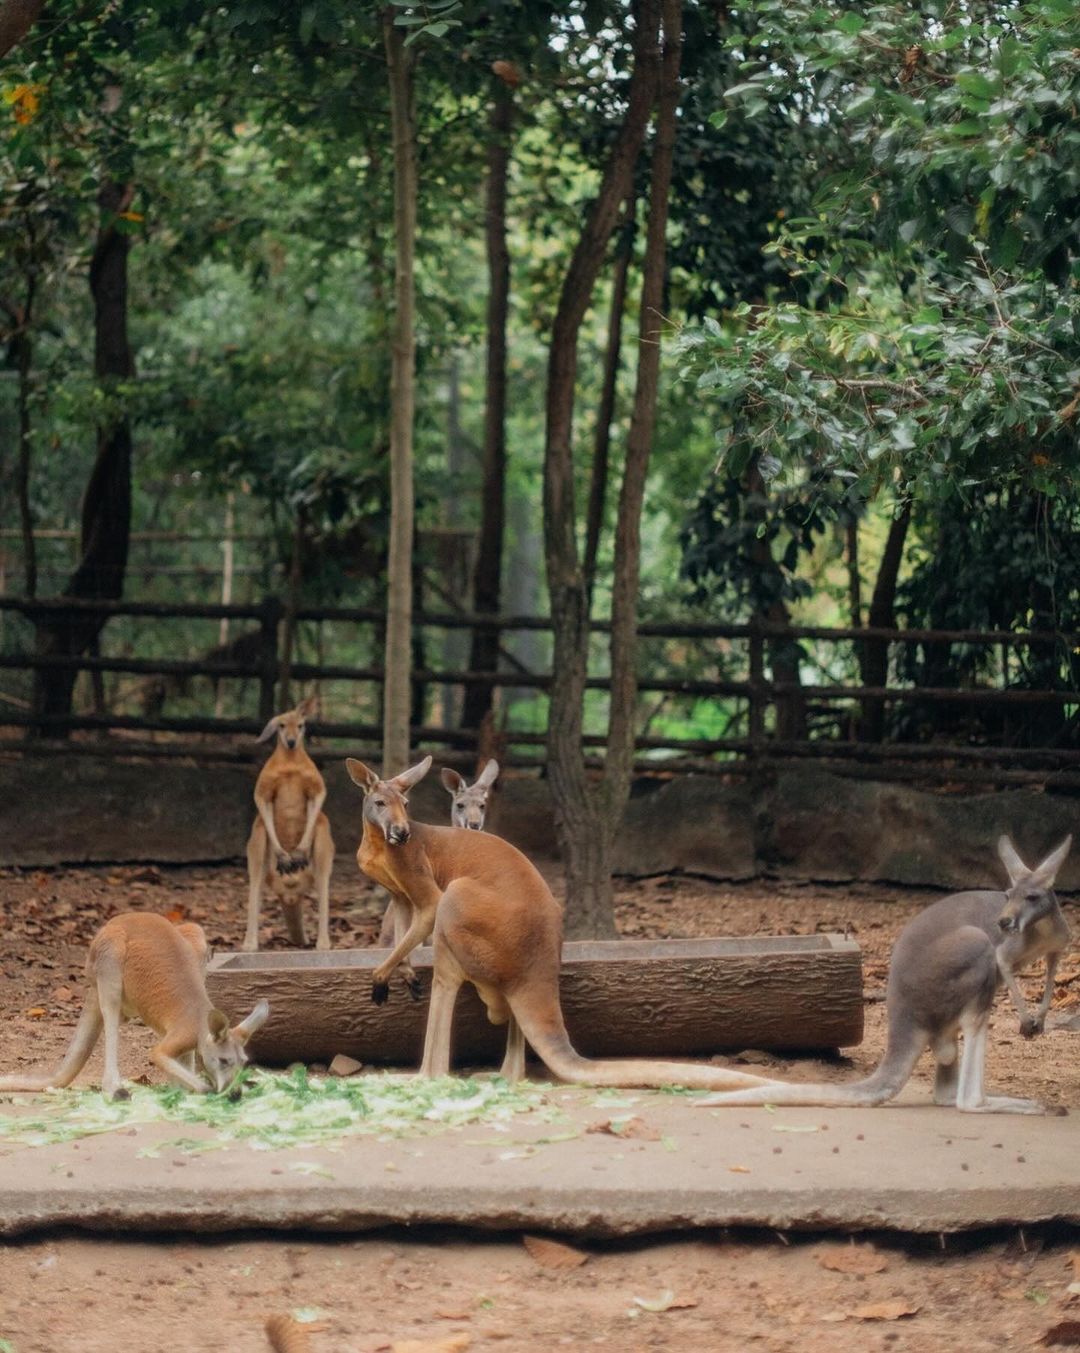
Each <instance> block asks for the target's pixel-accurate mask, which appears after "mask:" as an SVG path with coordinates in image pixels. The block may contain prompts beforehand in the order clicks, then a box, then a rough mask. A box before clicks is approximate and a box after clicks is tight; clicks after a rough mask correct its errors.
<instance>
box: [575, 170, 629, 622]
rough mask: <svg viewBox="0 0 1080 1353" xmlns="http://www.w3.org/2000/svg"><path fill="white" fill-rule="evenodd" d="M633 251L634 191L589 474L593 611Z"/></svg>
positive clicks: (619, 255) (588, 582) (588, 570)
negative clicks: (627, 288) (623, 325)
mask: <svg viewBox="0 0 1080 1353" xmlns="http://www.w3.org/2000/svg"><path fill="white" fill-rule="evenodd" d="M633 252H634V196H633V193H631V195H630V196H629V197H628V198H627V199H626V205H625V207H624V208H623V222H622V233H621V238H620V240H619V246H618V250H617V252H616V255H615V271H614V274H613V276H612V279H611V309H610V310H609V311H608V329H607V347H606V348H605V350H604V376H603V383H602V385H601V389H600V405H599V408H598V409H597V412H596V436H595V439H594V441H593V458H592V470H591V472H590V475H589V505H588V508H587V509H586V513H585V560H584V565H583V567H584V569H585V589H586V592H587V593H588V599H589V611H590V614H591V612H592V596H593V584H594V583H595V581H596V556H597V554H598V553H599V550H600V533H601V531H602V530H603V527H604V505H605V502H606V500H607V483H608V466H609V463H610V460H611V424H612V422H613V420H614V418H615V393H616V387H617V385H618V380H619V359H620V357H621V354H622V322H623V311H624V310H625V309H626V286H627V281H628V279H629V273H630V259H631V257H632V255H633Z"/></svg>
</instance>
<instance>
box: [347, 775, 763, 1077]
mask: <svg viewBox="0 0 1080 1353" xmlns="http://www.w3.org/2000/svg"><path fill="white" fill-rule="evenodd" d="M345 765H346V768H347V769H348V772H349V775H350V777H351V778H352V780H353V782H354V783H355V784H357V785H359V787H360V788H361V789H362V790H363V791H364V808H363V837H362V838H361V841H360V848H359V850H358V851H357V852H356V858H357V862H358V864H359V865H360V869H361V871H362V872H363V873H365V874H367V876H368V877H369V878H370V879H372V880H374V882H376V883H378V884H381V885H382V886H383V887H384V888H386V889H387V890H388V891H389V893H390V894H391V896H392V897H393V899H394V901H395V903H397V904H398V905H400V906H402V907H404V908H406V909H407V911H408V914H409V916H410V918H411V919H410V923H409V928H408V930H407V931H406V932H405V934H404V936H403V937H402V938H401V939H400V940H399V941H398V943H397V944H396V945H395V946H394V949H393V950H392V951H391V953H390V954H389V955H388V956H387V958H386V960H385V962H383V963H382V964H380V965H379V967H378V968H376V969H375V972H374V973H373V975H372V991H371V995H372V999H373V1000H374V1001H375V1002H376V1003H377V1004H381V1002H383V1001H385V1000H386V997H387V992H388V984H389V981H390V977H391V976H392V974H393V972H394V970H395V968H397V967H398V965H399V964H404V963H405V960H407V958H408V955H409V954H410V953H412V951H413V950H414V949H415V948H416V947H417V946H418V945H420V944H423V943H424V941H425V940H426V939H427V938H428V937H429V936H431V935H432V934H434V950H435V961H434V973H433V977H432V984H431V1005H430V1008H429V1011H428V1022H427V1033H426V1035H425V1038H424V1058H423V1062H422V1064H421V1067H420V1074H421V1075H424V1076H445V1075H448V1074H449V1071H450V1031H451V1024H452V1021H453V1014H454V1003H455V1001H456V1000H457V994H458V991H459V989H460V987H461V985H462V983H463V982H471V983H472V984H473V986H474V987H475V988H476V990H477V991H478V992H479V993H480V997H481V999H482V1000H483V1002H484V1004H485V1005H486V1006H487V1012H488V1018H489V1019H490V1020H491V1022H492V1023H493V1024H505V1025H506V1026H507V1039H506V1057H505V1059H504V1061H503V1065H502V1074H503V1075H504V1076H505V1077H506V1078H507V1079H508V1080H519V1079H520V1078H521V1077H522V1076H523V1075H524V1074H525V1040H526V1039H527V1040H528V1041H529V1043H530V1045H531V1046H532V1047H533V1049H534V1050H535V1051H536V1053H537V1054H538V1056H539V1057H540V1058H541V1060H542V1061H543V1062H544V1064H545V1065H546V1066H547V1067H548V1069H549V1070H550V1071H552V1072H553V1073H554V1074H555V1075H556V1076H558V1077H559V1078H560V1080H565V1081H574V1082H582V1083H589V1084H593V1085H615V1086H627V1087H629V1086H661V1085H684V1086H689V1087H691V1088H695V1089H703V1090H721V1089H728V1090H731V1089H743V1088H747V1087H750V1086H755V1085H764V1084H767V1082H766V1081H765V1080H763V1078H762V1077H760V1076H750V1075H745V1074H743V1073H742V1072H739V1071H730V1070H726V1069H724V1068H721V1067H712V1066H696V1065H693V1064H691V1063H687V1062H657V1061H647V1060H637V1059H635V1060H625V1061H603V1062H596V1061H590V1060H589V1059H587V1058H585V1057H580V1056H579V1055H578V1054H577V1053H576V1052H575V1051H574V1049H573V1047H572V1046H571V1044H570V1039H569V1037H568V1036H567V1033H566V1025H565V1024H564V1023H563V1016H562V1008H561V1007H560V1005H559V969H560V966H561V963H562V908H561V907H560V906H559V904H558V902H556V900H555V898H554V897H553V896H552V893H551V889H550V888H549V887H548V886H547V884H546V883H545V882H544V880H543V878H542V877H541V876H540V874H539V872H538V871H537V870H536V869H535V868H534V866H533V865H532V864H531V863H530V862H529V861H528V860H527V859H526V858H525V856H524V855H522V853H521V852H520V851H519V850H517V849H515V847H514V846H512V845H510V843H509V842H508V841H504V840H502V839H501V837H498V836H490V835H488V834H487V833H486V832H476V831H466V830H463V829H462V828H460V827H430V826H425V825H424V824H422V823H419V822H411V821H410V820H409V814H408V800H407V798H406V793H407V791H408V790H409V789H410V788H411V787H412V786H413V785H414V784H416V783H417V781H418V780H421V779H423V777H424V776H425V775H426V774H427V772H428V769H429V767H430V766H431V757H430V756H428V757H425V758H424V760H423V761H421V762H420V763H419V764H418V765H416V766H413V767H412V768H411V769H410V770H407V771H404V772H403V773H402V774H401V775H397V776H394V777H393V778H392V779H389V780H381V779H379V777H378V776H377V775H376V774H375V772H374V771H373V770H369V769H368V767H367V766H365V765H364V764H363V763H362V762H360V761H354V760H352V759H351V758H350V759H349V760H347V761H346V763H345ZM405 980H406V982H407V983H408V984H409V986H410V988H411V989H413V991H414V994H415V989H416V978H415V976H414V975H413V974H412V969H411V967H406V968H405Z"/></svg>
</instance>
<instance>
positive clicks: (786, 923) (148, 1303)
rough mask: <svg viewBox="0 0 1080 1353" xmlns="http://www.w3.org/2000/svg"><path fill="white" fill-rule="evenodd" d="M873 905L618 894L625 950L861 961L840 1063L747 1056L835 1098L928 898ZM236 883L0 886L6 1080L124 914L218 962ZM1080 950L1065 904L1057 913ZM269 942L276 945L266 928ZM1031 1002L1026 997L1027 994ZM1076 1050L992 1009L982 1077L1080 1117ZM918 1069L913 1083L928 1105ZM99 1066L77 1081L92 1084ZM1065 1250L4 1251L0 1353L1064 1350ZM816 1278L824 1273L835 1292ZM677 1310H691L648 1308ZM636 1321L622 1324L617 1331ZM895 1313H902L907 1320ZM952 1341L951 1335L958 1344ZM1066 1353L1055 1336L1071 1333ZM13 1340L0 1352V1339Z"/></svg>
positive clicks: (362, 905) (1057, 1242) (862, 1061)
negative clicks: (858, 1027)
mask: <svg viewBox="0 0 1080 1353" xmlns="http://www.w3.org/2000/svg"><path fill="white" fill-rule="evenodd" d="M350 867H351V862H348V863H345V862H342V866H341V867H340V868H339V870H338V871H337V877H336V880H335V887H334V893H333V911H332V915H333V924H332V929H333V935H334V943H335V944H336V945H344V944H370V943H372V942H373V940H374V938H375V934H376V932H377V929H378V921H379V912H380V902H379V898H378V896H377V895H376V894H375V893H374V891H373V890H371V889H368V888H366V887H365V886H364V885H363V884H361V883H360V882H359V881H357V880H355V876H352V875H350V873H349V869H350ZM934 896H936V895H935V894H931V893H928V892H914V891H898V890H895V889H890V888H885V887H878V886H872V887H855V888H853V887H843V888H835V887H822V886H820V885H807V886H797V885H792V884H782V883H776V882H769V881H764V882H756V883H753V884H746V885H725V884H716V883H709V882H704V881H700V880H690V879H672V878H658V879H650V880H644V881H637V882H632V883H631V882H628V883H626V884H624V885H623V886H622V887H621V888H620V893H619V924H620V929H621V930H622V932H623V933H624V934H626V935H637V936H645V937H651V936H656V937H664V936H671V937H676V936H694V935H704V934H734V935H739V934H743V935H745V934H753V933H765V934H779V933H809V932H812V931H814V930H822V929H827V930H841V931H843V930H844V929H849V930H850V931H851V933H853V934H854V935H855V936H856V937H857V938H858V940H859V942H860V944H861V945H862V947H863V951H864V971H865V984H866V994H867V1036H866V1039H865V1041H864V1043H863V1044H862V1045H861V1046H860V1047H859V1048H857V1049H850V1050H848V1054H849V1055H848V1056H845V1057H843V1058H840V1059H837V1060H836V1061H835V1062H833V1063H824V1064H822V1063H814V1062H809V1061H802V1062H798V1063H792V1062H790V1061H781V1060H780V1059H776V1058H772V1057H769V1056H767V1055H766V1054H761V1053H754V1052H752V1051H751V1052H749V1053H748V1054H746V1058H747V1060H748V1061H752V1062H757V1061H766V1062H768V1063H769V1064H770V1065H771V1066H773V1067H774V1068H775V1069H777V1070H778V1071H781V1072H782V1074H789V1073H790V1074H791V1075H792V1076H798V1077H800V1078H810V1077H814V1078H819V1077H821V1076H827V1077H831V1078H846V1077H850V1076H852V1075H854V1074H855V1073H856V1072H862V1071H864V1070H866V1069H868V1068H869V1067H871V1066H872V1065H873V1064H874V1062H875V1061H876V1060H877V1058H878V1057H879V1056H880V1054H881V1050H882V1047H883V1014H884V1007H883V1002H882V997H883V994H884V978H885V973H886V970H887V959H888V953H889V950H890V948H891V945H892V942H893V940H894V939H895V937H896V934H897V933H898V931H899V929H900V928H901V927H902V925H903V924H904V922H905V921H906V920H907V919H908V918H909V917H910V916H911V915H913V914H914V912H915V911H917V910H918V909H919V908H920V907H922V906H924V905H926V904H927V902H929V901H931V900H933V897H934ZM244 897H245V880H244V876H243V873H242V871H241V870H240V869H239V868H235V867H223V868H218V869H206V868H182V869H164V868H162V869H156V868H153V867H145V866H140V867H138V868H117V869H82V870H63V871H60V870H57V871H14V870H7V871H3V872H0V936H2V939H0V1067H2V1068H3V1069H5V1070H8V1069H16V1068H18V1067H20V1066H28V1065H31V1064H35V1065H36V1064H40V1063H48V1062H51V1061H54V1060H55V1059H57V1058H58V1056H59V1055H60V1053H61V1052H62V1050H63V1047H64V1045H65V1044H66V1042H67V1040H68V1038H69V1037H70V1035H71V1030H72V1028H73V1026H74V1023H75V1020H76V1018H77V1015H78V1010H79V1003H80V991H81V983H82V962H83V956H84V953H85V945H86V943H87V941H88V939H89V937H90V936H91V935H92V934H93V932H94V930H95V929H96V928H97V927H98V926H99V925H100V924H101V923H102V921H104V920H105V919H107V918H108V916H110V915H112V914H113V913H115V912H117V911H122V910H126V909H130V908H133V907H135V908H145V909H150V910H155V911H162V912H166V913H168V914H171V915H173V916H174V917H175V918H176V919H179V918H180V917H181V916H183V917H185V918H188V919H193V920H198V921H200V922H201V923H202V924H203V925H204V926H205V927H206V929H207V931H208V933H209V935H210V937H211V940H212V942H213V943H214V944H215V945H218V946H221V947H223V948H231V947H234V946H235V945H236V944H237V943H238V941H239V939H240V936H241V933H242V929H243V909H244ZM1067 910H1068V911H1069V912H1070V915H1071V920H1072V922H1073V924H1074V927H1075V928H1077V929H1078V930H1080V906H1077V905H1076V903H1072V902H1070V903H1068V904H1067ZM266 922H267V924H266V925H265V926H264V931H263V943H264V944H265V945H266V946H268V947H271V946H283V945H284V936H283V933H282V931H281V927H280V923H279V921H278V918H277V917H276V916H274V915H272V914H268V915H267V916H266ZM1062 979H1063V980H1062V981H1061V982H1060V984H1059V986H1058V990H1057V1000H1056V1006H1057V1008H1059V1009H1072V1008H1073V1007H1076V1006H1080V964H1078V962H1077V957H1076V955H1075V953H1074V954H1073V956H1072V957H1071V958H1069V959H1067V960H1066V962H1065V964H1064V965H1063V973H1062ZM1029 987H1030V990H1031V991H1032V993H1034V992H1035V991H1036V990H1037V989H1038V979H1037V977H1033V979H1032V981H1031V982H1030V984H1029ZM147 1041H148V1036H147V1034H146V1032H145V1031H144V1030H140V1029H129V1030H126V1031H125V1036H124V1039H123V1043H122V1064H123V1066H124V1069H125V1071H127V1072H128V1073H129V1074H130V1075H132V1076H133V1077H135V1076H138V1075H141V1074H144V1073H145V1069H146V1063H145V1057H144V1051H145V1047H146V1046H147ZM1076 1047H1077V1040H1076V1039H1075V1036H1073V1035H1062V1034H1057V1035H1055V1034H1053V1033H1051V1034H1049V1035H1047V1036H1046V1037H1044V1038H1042V1039H1038V1040H1034V1041H1032V1042H1027V1041H1025V1040H1022V1039H1021V1038H1020V1037H1019V1035H1018V1033H1017V1032H1016V1018H1015V1015H1013V1014H1012V1012H1011V1011H1010V1010H1009V1009H1008V1008H1007V1007H1006V1006H1005V1005H1004V1004H1002V1005H999V1008H998V1011H997V1013H996V1015H995V1020H994V1033H993V1042H992V1049H991V1056H990V1068H989V1077H990V1081H991V1083H992V1084H993V1085H994V1087H996V1088H1000V1089H1002V1090H1005V1091H1007V1092H1011V1093H1024V1094H1029V1095H1031V1094H1034V1095H1037V1096H1038V1097H1040V1098H1043V1099H1045V1100H1047V1101H1049V1102H1053V1103H1057V1104H1061V1105H1067V1106H1070V1107H1071V1109H1072V1111H1073V1112H1074V1113H1075V1112H1077V1110H1078V1109H1080V1058H1078V1057H1077V1056H1076ZM928 1069H929V1068H928V1067H923V1068H921V1069H920V1073H919V1074H920V1076H921V1077H922V1078H923V1079H924V1080H926V1083H927V1084H928V1083H929V1082H928V1077H927V1071H928ZM99 1074H100V1061H99V1060H98V1059H97V1058H95V1059H94V1060H92V1061H91V1063H90V1065H89V1067H88V1068H87V1072H86V1073H85V1075H84V1080H85V1081H86V1082H88V1083H94V1081H95V1078H96V1077H97V1076H98V1075H99ZM1070 1245H1074V1246H1076V1247H1077V1248H1078V1249H1080V1237H1076V1236H1075V1235H1074V1236H1069V1235H1062V1234H1054V1235H1046V1236H1032V1235H1028V1236H1023V1237H1022V1236H1019V1235H1012V1236H1007V1237H1006V1236H995V1237H985V1236H984V1237H978V1238H975V1239H971V1240H960V1239H950V1240H947V1241H944V1240H943V1241H942V1242H941V1245H940V1247H939V1245H938V1243H937V1242H935V1243H933V1244H930V1243H928V1242H925V1241H920V1240H911V1241H906V1242H905V1241H903V1240H901V1239H897V1238H892V1239H889V1240H887V1241H886V1240H880V1239H879V1241H878V1242H877V1244H876V1246H875V1248H874V1249H873V1250H871V1251H867V1252H863V1251H858V1252H857V1253H856V1257H855V1258H852V1257H851V1253H850V1252H849V1250H848V1249H847V1248H845V1246H844V1244H843V1243H841V1249H840V1251H839V1257H837V1253H838V1252H837V1248H836V1247H837V1242H836V1241H835V1240H834V1241H828V1242H824V1241H822V1240H820V1239H818V1238H799V1237H786V1238H783V1237H746V1236H729V1235H707V1236H703V1237H700V1238H694V1239H690V1240H687V1239H684V1238H679V1239H667V1240H660V1241H654V1242H651V1243H640V1244H634V1245H614V1244H605V1245H591V1246H588V1247H585V1249H586V1252H587V1254H588V1258H587V1260H586V1262H584V1263H583V1264H581V1265H580V1266H579V1267H575V1268H571V1269H565V1270H564V1269H552V1268H548V1267H545V1266H544V1265H542V1264H540V1263H538V1262H537V1260H536V1259H535V1258H533V1257H532V1256H531V1255H530V1254H529V1253H528V1252H527V1251H526V1249H525V1248H524V1247H523V1245H522V1242H521V1238H520V1237H503V1238H498V1239H490V1240H487V1239H481V1240H478V1239H476V1238H475V1237H467V1236H463V1235H458V1234H450V1233H435V1232H427V1233H423V1234H420V1235H417V1234H409V1235H393V1236H386V1235H383V1236H369V1237H364V1238H361V1239H352V1238H342V1239H326V1238H316V1237H306V1236H299V1237H289V1238H288V1239H274V1238H263V1239H252V1238H226V1239H222V1240H207V1241H200V1240H199V1239H198V1238H194V1237H193V1238H185V1239H183V1240H179V1241H178V1240H175V1239H145V1238H131V1239H117V1240H104V1239H86V1238H77V1237H67V1236H57V1237H48V1238H44V1239H41V1240H34V1241H27V1242H23V1243H18V1244H14V1245H9V1246H6V1247H3V1248H0V1353H8V1350H11V1349H14V1350H15V1353H96V1351H97V1350H108V1353H144V1350H147V1349H151V1348H154V1347H157V1346H162V1347H176V1348H192V1349H198V1350H204V1349H205V1350H215V1353H216V1351H217V1350H222V1351H223V1353H224V1351H226V1350H227V1351H228V1353H233V1351H234V1350H235V1353H246V1350H266V1349H268V1348H269V1347H270V1345H269V1343H268V1342H267V1340H266V1336H265V1334H264V1333H263V1328H262V1327H263V1322H264V1320H265V1318H266V1316H267V1315H270V1314H273V1313H275V1312H279V1311H286V1312H287V1311H295V1310H297V1309H304V1310H305V1311H306V1313H307V1314H311V1311H312V1310H317V1311H318V1312H320V1315H319V1317H318V1319H317V1321H316V1323H315V1325H313V1326H312V1327H311V1329H312V1330H313V1332H312V1333H311V1336H310V1348H311V1349H312V1350H313V1351H314V1353H368V1351H369V1350H370V1353H375V1351H376V1350H383V1351H384V1353H390V1350H393V1349H399V1350H401V1353H406V1351H407V1350H410V1349H412V1350H413V1353H453V1350H463V1349H467V1348H468V1349H483V1348H492V1349H505V1350H508V1353H513V1351H515V1350H523V1351H524V1350H528V1351H529V1353H535V1350H543V1349H548V1348H556V1347H566V1348H589V1347H593V1346H597V1347H605V1346H606V1347H609V1348H613V1349H619V1350H638V1349H641V1350H646V1349H656V1348H670V1349H679V1350H699V1349H700V1350H721V1351H722V1353H726V1350H741V1349H744V1348H761V1349H767V1350H786V1349H796V1348H798V1349H800V1350H804V1349H805V1350H819V1349H820V1350H830V1353H847V1350H852V1353H854V1351H855V1350H859V1353H862V1350H873V1349H882V1350H885V1349H890V1350H891V1349H911V1350H924V1349H925V1350H931V1349H933V1350H938V1349H942V1348H955V1347H960V1346H962V1347H964V1348H965V1349H970V1350H982V1349H986V1350H989V1349H1001V1348H1010V1349H1011V1348H1028V1347H1033V1346H1035V1345H1036V1344H1037V1342H1038V1341H1039V1340H1040V1339H1041V1338H1042V1337H1043V1336H1044V1335H1045V1334H1046V1332H1047V1331H1048V1330H1050V1329H1052V1328H1054V1327H1056V1326H1059V1325H1062V1324H1063V1322H1069V1321H1074V1322H1077V1325H1076V1340H1075V1341H1074V1342H1080V1288H1078V1291H1077V1293H1070V1292H1069V1290H1068V1288H1069V1285H1070V1284H1073V1283H1077V1282H1078V1280H1080V1257H1078V1258H1077V1259H1076V1261H1075V1263H1074V1261H1073V1258H1072V1254H1071V1251H1070V1248H1069V1247H1070ZM827 1264H839V1265H840V1270H846V1269H849V1268H854V1269H856V1270H859V1271H853V1272H849V1271H838V1270H837V1268H835V1267H828V1266H826V1265H827ZM666 1291H670V1292H672V1293H673V1294H674V1297H675V1299H676V1300H677V1301H680V1302H681V1301H686V1302H693V1303H695V1304H693V1305H685V1306H672V1307H671V1308H670V1309H668V1310H666V1311H660V1312H650V1311H646V1310H642V1309H641V1308H640V1307H638V1306H636V1305H635V1303H634V1298H635V1297H642V1298H646V1299H649V1298H657V1297H658V1296H659V1295H660V1294H661V1293H664V1292H666ZM631 1310H633V1311H636V1312H637V1314H636V1315H631V1314H629V1312H630V1311H631ZM902 1311H910V1313H909V1314H901V1312H902ZM960 1331H962V1334H961V1333H960ZM1061 1337H1063V1338H1068V1337H1069V1335H1068V1333H1067V1332H1065V1333H1063V1334H1062V1336H1061ZM5 1340H7V1343H5V1342H4V1341H5ZM409 1341H415V1342H412V1343H410V1342H409Z"/></svg>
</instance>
